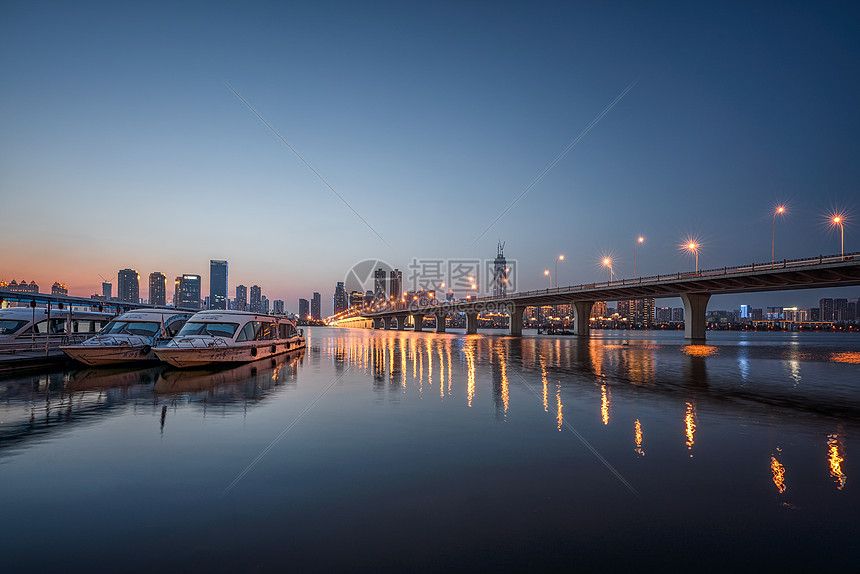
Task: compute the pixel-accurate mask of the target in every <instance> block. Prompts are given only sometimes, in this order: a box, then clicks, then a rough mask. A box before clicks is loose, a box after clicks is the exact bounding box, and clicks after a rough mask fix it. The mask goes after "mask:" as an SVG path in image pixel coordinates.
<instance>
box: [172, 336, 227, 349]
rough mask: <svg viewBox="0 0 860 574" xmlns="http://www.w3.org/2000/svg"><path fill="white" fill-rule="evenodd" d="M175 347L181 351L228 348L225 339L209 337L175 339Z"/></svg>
mask: <svg viewBox="0 0 860 574" xmlns="http://www.w3.org/2000/svg"><path fill="white" fill-rule="evenodd" d="M173 345H175V346H177V347H179V348H181V349H212V348H214V347H228V346H229V345H228V344H227V342H226V341H224V339H219V338H208V337H183V338H182V339H174V340H173Z"/></svg>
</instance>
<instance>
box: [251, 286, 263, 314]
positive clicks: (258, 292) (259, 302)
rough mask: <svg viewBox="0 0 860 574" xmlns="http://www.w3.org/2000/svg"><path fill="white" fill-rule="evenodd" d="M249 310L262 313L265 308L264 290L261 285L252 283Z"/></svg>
mask: <svg viewBox="0 0 860 574" xmlns="http://www.w3.org/2000/svg"><path fill="white" fill-rule="evenodd" d="M248 310H249V311H251V312H252V313H260V312H262V310H263V290H262V289H260V286H259V285H251V301H250V303H249V306H248Z"/></svg>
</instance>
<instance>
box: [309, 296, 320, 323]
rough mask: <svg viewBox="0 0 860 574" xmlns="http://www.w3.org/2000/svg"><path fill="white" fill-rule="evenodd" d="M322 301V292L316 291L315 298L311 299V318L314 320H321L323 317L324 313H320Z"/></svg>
mask: <svg viewBox="0 0 860 574" xmlns="http://www.w3.org/2000/svg"><path fill="white" fill-rule="evenodd" d="M321 301H322V300H321V299H320V294H319V293H316V292H315V293H314V296H313V298H312V299H311V319H313V320H314V321H319V320H320V318H321V317H322V314H321V313H320V303H321Z"/></svg>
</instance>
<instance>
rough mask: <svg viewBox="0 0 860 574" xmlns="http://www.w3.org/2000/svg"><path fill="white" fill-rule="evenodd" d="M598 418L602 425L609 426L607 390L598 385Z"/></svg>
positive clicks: (603, 386)
mask: <svg viewBox="0 0 860 574" xmlns="http://www.w3.org/2000/svg"><path fill="white" fill-rule="evenodd" d="M600 418H601V420H602V421H603V424H604V425H608V424H609V388H607V386H606V385H600Z"/></svg>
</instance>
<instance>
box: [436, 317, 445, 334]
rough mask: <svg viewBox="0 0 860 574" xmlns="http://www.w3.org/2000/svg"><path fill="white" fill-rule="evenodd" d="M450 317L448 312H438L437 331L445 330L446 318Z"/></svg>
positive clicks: (442, 331)
mask: <svg viewBox="0 0 860 574" xmlns="http://www.w3.org/2000/svg"><path fill="white" fill-rule="evenodd" d="M447 318H448V314H447V313H436V332H437V333H444V332H445V320H446V319H447Z"/></svg>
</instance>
